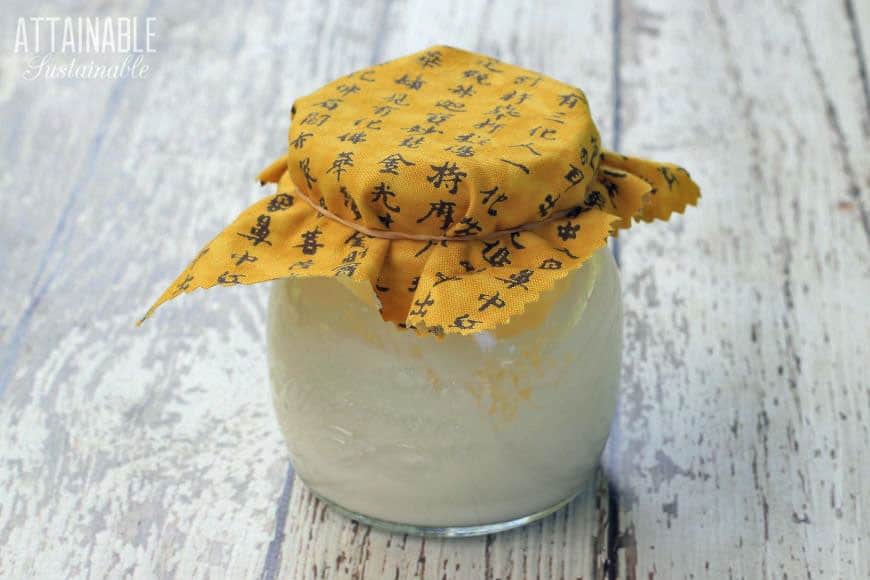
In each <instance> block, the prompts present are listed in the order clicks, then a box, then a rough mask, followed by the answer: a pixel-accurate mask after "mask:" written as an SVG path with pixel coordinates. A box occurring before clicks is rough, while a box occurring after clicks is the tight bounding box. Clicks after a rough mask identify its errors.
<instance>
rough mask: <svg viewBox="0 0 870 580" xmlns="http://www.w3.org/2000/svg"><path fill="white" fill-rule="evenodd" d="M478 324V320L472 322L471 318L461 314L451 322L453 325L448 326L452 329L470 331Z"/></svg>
mask: <svg viewBox="0 0 870 580" xmlns="http://www.w3.org/2000/svg"><path fill="white" fill-rule="evenodd" d="M478 324H480V321H479V320H474V319H472V318H471V315H469V314H463V315H462V316H457V317H456V320H454V321H453V324H451V325H450V326H452V327H454V328H461V329H462V330H470V329H472V328H474V327H475V326H477V325H478Z"/></svg>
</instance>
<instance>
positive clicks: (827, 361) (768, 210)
mask: <svg viewBox="0 0 870 580" xmlns="http://www.w3.org/2000/svg"><path fill="white" fill-rule="evenodd" d="M862 25H863V26H865V30H866V29H868V28H866V27H867V23H862ZM623 26H624V34H623V38H624V39H625V44H624V45H623V46H624V50H623V54H624V57H625V58H624V66H623V68H622V78H623V79H625V82H624V85H623V93H622V102H623V104H624V109H623V110H622V111H621V115H622V118H623V133H622V140H621V141H622V143H621V145H622V149H623V150H624V151H626V152H641V151H642V152H644V153H645V154H649V155H651V156H658V157H662V158H675V156H676V157H678V159H677V160H678V161H679V162H682V163H684V164H685V165H686V166H687V167H690V168H692V171H693V175H694V176H695V177H696V178H697V179H698V181H699V182H700V183H701V184H702V188H703V190H704V193H705V197H704V199H703V204H702V206H701V208H700V209H699V210H697V211H690V212H689V216H688V218H687V219H685V220H679V219H678V220H676V221H674V222H672V223H669V224H662V225H658V226H654V227H646V228H638V229H637V230H636V231H635V230H632V231H631V232H629V233H628V234H627V235H626V236H624V238H623V239H622V241H621V258H622V267H623V276H624V278H623V282H624V288H625V296H626V318H627V327H626V330H627V337H628V338H627V351H626V355H627V357H626V360H627V364H626V365H625V373H626V374H625V381H624V388H625V393H624V398H623V401H622V412H621V416H620V420H619V426H618V429H616V431H615V438H613V439H612V440H611V448H610V450H609V451H610V454H609V470H610V472H611V474H612V476H613V477H614V479H615V481H616V483H617V487H618V488H619V490H620V495H619V504H620V511H619V513H618V518H619V524H620V531H621V536H620V538H619V542H618V544H617V545H616V546H614V548H615V549H617V550H618V554H619V561H618V571H619V575H620V576H625V577H630V578H634V577H652V576H653V575H659V576H661V577H665V578H674V577H680V578H683V577H713V578H724V577H741V578H760V577H764V578H767V577H786V576H787V577H789V578H793V577H814V578H866V577H868V575H870V569H868V566H870V561H868V558H867V553H868V545H867V538H868V537H870V505H868V504H867V502H866V499H865V498H866V495H867V492H868V491H870V489H868V484H867V481H870V457H868V455H867V448H868V445H870V433H868V428H867V420H868V410H870V409H868V403H870V397H868V395H870V389H868V385H870V383H868V379H867V372H868V366H867V363H868V360H870V350H868V349H870V346H868V345H870V304H868V301H867V296H868V295H870V276H868V238H867V232H866V231H865V227H866V221H864V219H866V218H864V219H862V215H863V216H866V213H864V212H866V204H867V193H866V192H867V185H868V181H870V169H868V168H870V164H868V163H867V161H868V157H867V156H868V152H870V148H868V145H870V143H868V132H867V126H868V125H867V123H868V109H867V106H866V100H865V97H866V94H864V93H863V89H862V87H861V79H860V75H859V67H858V63H859V58H858V57H857V56H856V55H857V54H858V53H856V47H855V45H854V43H853V37H852V35H851V34H850V31H849V22H848V19H847V18H846V15H845V13H844V9H843V5H842V3H828V2H824V3H823V2H818V3H813V2H806V3H788V2H779V3H778V2H722V3H717V2H712V1H711V2H706V3H685V2H637V3H632V4H630V5H628V6H626V7H625V11H624V20H623ZM862 496H863V497H862Z"/></svg>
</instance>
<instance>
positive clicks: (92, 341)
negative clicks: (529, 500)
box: [0, 0, 870, 579]
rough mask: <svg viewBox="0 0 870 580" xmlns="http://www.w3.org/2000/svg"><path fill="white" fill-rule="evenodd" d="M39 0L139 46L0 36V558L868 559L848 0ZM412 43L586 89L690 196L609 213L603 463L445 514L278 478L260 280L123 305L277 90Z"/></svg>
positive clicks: (257, 137) (207, 219) (52, 564)
mask: <svg viewBox="0 0 870 580" xmlns="http://www.w3.org/2000/svg"><path fill="white" fill-rule="evenodd" d="M7 6H8V7H9V8H8V9H7ZM36 14H41V15H61V16H65V15H70V16H78V15H87V14H93V15H100V16H105V15H110V14H111V15H117V16H156V17H157V19H158V24H157V31H158V41H157V48H158V53H157V54H154V55H149V56H150V57H151V58H149V61H148V62H149V64H150V65H151V67H152V71H151V73H150V75H149V77H148V78H147V79H145V80H128V81H94V80H89V81H48V80H36V81H25V80H22V78H21V72H22V70H23V66H24V60H22V58H21V57H20V55H14V54H11V53H10V52H9V48H8V46H4V47H3V50H4V53H3V54H2V60H0V126H2V127H3V128H4V131H3V132H2V134H0V135H2V144H0V147H2V150H0V155H2V159H3V162H2V164H0V184H2V187H3V191H4V194H3V195H2V196H0V244H2V247H3V248H4V251H3V252H2V253H0V284H2V285H3V287H4V296H3V300H2V301H0V577H2V578H27V577H37V578H61V577H95V578H103V577H107V578H126V577H134V578H147V577H160V578H169V577H177V578H204V577H216V578H222V577H227V578H438V579H441V578H460V579H463V578H491V579H495V578H504V579H506V578H515V579H516V578H542V579H548V578H591V577H599V578H601V577H610V578H615V577H625V578H636V577H654V576H659V577H664V578H684V577H686V578H688V577H696V578H703V577H710V578H723V577H735V578H737V577H743V578H758V577H783V576H785V575H788V576H789V577H795V576H812V577H816V578H818V577H823V578H828V577H831V578H866V577H868V576H870V561H868V558H867V557H866V553H867V552H868V551H870V548H868V540H867V538H868V537H870V507H868V504H867V500H866V499H864V498H865V497H866V496H867V495H868V492H870V488H868V483H867V482H868V481H870V457H868V452H867V451H866V449H867V448H868V445H870V426H868V425H870V422H868V421H870V387H868V379H867V374H868V370H870V369H868V360H870V304H868V301H867V299H866V296H868V295H870V252H868V247H870V234H868V230H867V221H868V218H867V215H868V213H867V212H868V203H870V202H868V199H867V195H868V194H867V191H868V188H870V90H868V81H867V57H868V41H870V9H868V8H867V3H866V2H858V1H854V0H845V1H844V2H834V3H828V2H814V1H811V0H807V1H805V2H785V1H782V2H777V1H773V0H764V1H758V2H745V1H739V0H729V1H722V2H714V1H712V0H709V1H705V2H693V3H684V2H676V1H674V0H668V1H664V2H659V1H655V2H653V1H651V0H649V1H648V0H602V1H597V2H588V3H571V2H556V1H550V2H540V3H538V2H535V3H533V2H520V1H512V2H501V3H491V2H473V1H470V0H464V1H459V0H450V1H443V2H439V3H431V2H423V1H422V0H417V1H407V2H403V1H398V0H396V1H388V0H382V1H380V0H376V1H370V2H359V3H357V2H353V3H351V2H338V1H335V0H334V1H332V2H320V1H316V0H305V1H294V2H292V3H282V2H277V1H273V2H266V3H259V4H256V5H252V6H242V5H239V4H237V3H234V2H229V1H222V0H211V1H209V2H205V3H196V4H195V5H194V4H190V5H184V4H182V3H169V2H164V3H159V2H156V1H154V2H150V3H146V2H144V1H143V2H139V1H137V0H128V1H126V2H119V3H103V2H93V1H83V2H81V3H78V4H76V5H75V6H72V7H70V6H69V5H67V4H66V3H60V2H58V3H49V4H45V5H42V6H40V8H39V10H38V11H36V10H35V9H34V8H32V7H31V6H30V4H28V3H24V2H15V3H11V4H7V5H4V10H2V11H0V29H2V30H4V31H14V27H15V19H16V18H17V17H18V16H28V15H36ZM437 43H446V44H452V45H456V46H461V47H465V48H469V49H473V50H479V51H482V52H487V53H490V54H492V55H493V56H497V57H500V58H503V59H505V60H509V61H511V62H515V63H518V64H520V65H524V66H528V67H531V68H535V69H539V70H542V71H544V72H546V73H548V74H550V75H552V76H555V77H557V78H559V79H562V80H565V81H567V82H571V83H574V84H577V85H579V86H581V87H583V88H584V89H585V90H586V92H587V93H588V95H589V97H590V101H591V104H592V109H593V114H594V115H595V119H596V122H598V124H599V127H600V128H601V130H602V134H603V138H604V141H605V143H606V144H609V145H611V146H617V145H618V146H619V149H620V150H622V151H624V152H626V153H632V154H641V155H645V156H649V157H653V158H661V159H664V160H669V161H670V160H673V161H677V162H680V163H682V164H684V165H685V166H687V167H689V168H690V169H691V170H693V175H694V176H695V177H696V178H697V180H698V181H699V182H700V183H701V184H702V187H703V189H704V193H705V197H704V199H703V200H702V205H701V207H700V208H699V209H698V210H690V212H689V215H688V217H686V218H677V219H676V220H674V221H672V222H669V223H666V224H657V225H651V226H647V227H644V228H637V229H636V230H632V231H629V232H627V233H626V234H625V235H623V236H621V237H620V241H619V244H618V252H619V255H620V260H621V266H622V270H623V286H624V291H625V300H626V364H625V375H624V393H623V397H622V400H621V410H620V414H619V416H618V419H617V422H616V424H615V426H614V430H613V433H612V438H611V442H610V444H609V446H608V449H607V452H606V461H605V468H606V474H607V479H605V478H604V477H601V478H599V479H598V481H596V482H590V484H589V487H588V489H587V490H586V493H584V494H583V495H582V496H581V497H580V498H579V499H578V500H576V501H575V502H573V503H572V504H571V505H570V506H569V507H568V508H567V509H566V510H563V511H561V512H559V513H558V514H555V515H553V516H551V517H549V518H547V519H545V520H544V521H542V522H540V523H538V524H535V525H532V526H529V527H527V528H524V529H520V530H515V531H512V532H509V533H505V534H500V535H494V536H487V537H485V538H479V539H471V540H433V539H426V540H423V539H420V538H414V537H407V536H403V535H391V534H385V533H381V532H378V531H375V530H370V529H369V528H368V527H366V526H361V525H358V524H356V523H354V522H351V521H349V520H347V519H345V518H343V517H341V516H339V515H337V514H335V513H334V512H332V511H330V510H329V509H328V508H327V507H325V506H324V505H323V504H322V503H320V502H318V501H317V500H316V499H315V498H313V497H312V496H311V495H310V494H309V493H308V492H307V490H306V489H305V488H304V486H303V485H301V484H300V483H298V482H294V476H293V472H292V468H289V467H288V462H287V455H286V452H285V450H284V446H283V442H282V440H281V437H280V433H279V432H278V429H277V425H276V423H275V420H274V417H273V414H272V410H271V401H270V399H269V389H268V386H267V376H266V364H265V354H264V353H265V349H264V337H263V328H264V314H265V312H264V310H265V297H266V289H265V287H251V288H238V289H224V290H222V291H215V292H210V293H208V294H207V295H206V294H194V295H192V296H190V297H187V298H185V299H183V300H181V301H180V302H178V303H177V304H172V305H170V306H168V307H167V308H166V309H165V310H163V311H161V313H160V315H159V316H158V317H156V318H155V319H153V320H151V321H149V322H148V323H147V324H146V325H145V326H143V327H142V328H141V329H136V328H134V327H133V326H132V321H134V320H135V319H136V318H137V317H138V315H140V314H141V312H142V309H143V307H144V306H145V305H147V304H148V303H149V301H150V300H151V299H152V298H153V297H154V296H155V295H156V294H157V293H158V292H159V291H160V290H162V287H163V285H164V284H165V283H166V282H167V281H168V280H169V279H171V278H172V276H174V274H175V273H177V271H178V270H179V269H180V268H181V267H183V265H184V262H185V259H186V257H188V256H191V255H194V254H195V253H196V251H197V250H198V249H199V247H201V245H202V244H203V243H204V242H205V241H207V240H208V239H209V238H210V236H211V235H212V234H213V233H214V232H216V231H218V230H219V229H220V228H221V227H222V226H223V225H224V224H225V223H226V221H227V219H229V218H231V217H232V216H234V215H235V213H236V212H237V211H238V210H240V209H242V208H243V207H245V206H246V205H247V204H248V203H250V202H252V201H253V200H255V199H257V198H258V197H259V196H261V194H262V192H261V191H260V190H259V189H258V188H257V187H256V186H255V185H254V184H253V176H254V175H255V174H256V173H257V171H258V170H259V169H260V168H261V166H262V165H263V164H264V163H265V162H267V161H268V160H271V159H272V157H273V156H274V155H275V154H276V153H278V152H279V151H281V150H282V149H283V148H284V146H285V141H286V139H285V135H286V133H285V131H286V125H287V122H288V116H289V115H288V113H289V106H290V103H291V101H292V100H293V98H294V97H295V96H297V95H300V94H304V93H305V92H308V91H310V90H312V89H314V88H316V87H317V86H319V85H320V84H322V83H324V82H326V81H327V80H330V79H332V78H335V77H336V76H339V75H342V74H345V73H347V72H350V71H351V70H354V69H356V68H358V67H361V66H365V65H368V64H371V63H374V62H378V61H381V60H385V59H388V58H392V57H395V56H399V55H401V54H405V53H408V52H411V51H414V50H418V49H420V48H423V47H425V46H427V45H431V44H437ZM130 216H136V217H135V219H130Z"/></svg>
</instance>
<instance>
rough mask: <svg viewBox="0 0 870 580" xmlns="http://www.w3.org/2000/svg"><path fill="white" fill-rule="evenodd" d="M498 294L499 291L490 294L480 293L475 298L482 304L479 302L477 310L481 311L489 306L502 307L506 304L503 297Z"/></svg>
mask: <svg viewBox="0 0 870 580" xmlns="http://www.w3.org/2000/svg"><path fill="white" fill-rule="evenodd" d="M499 294H500V293H499V292H496V293H495V294H493V295H491V296H490V295H488V294H481V295H480V296H478V297H477V299H478V300H479V301H481V302H483V304H481V305H480V308H478V309H477V310H478V311H479V312H483V311H485V310H486V309H487V308H489V307H490V306H495V307H496V308H504V307H505V305H507V302H505V301H504V298H502V297H501V296H500V295H499Z"/></svg>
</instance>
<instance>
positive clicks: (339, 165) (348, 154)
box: [326, 151, 353, 181]
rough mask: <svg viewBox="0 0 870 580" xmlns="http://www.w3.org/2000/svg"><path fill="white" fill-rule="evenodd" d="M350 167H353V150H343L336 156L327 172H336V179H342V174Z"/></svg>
mask: <svg viewBox="0 0 870 580" xmlns="http://www.w3.org/2000/svg"><path fill="white" fill-rule="evenodd" d="M348 167H353V152H352V151H342V152H340V153H339V154H338V155H336V156H335V159H334V160H333V161H332V165H330V166H329V169H327V170H326V172H327V173H335V179H336V181H341V175H342V174H343V173H344V172H345V171H347V168H348Z"/></svg>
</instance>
